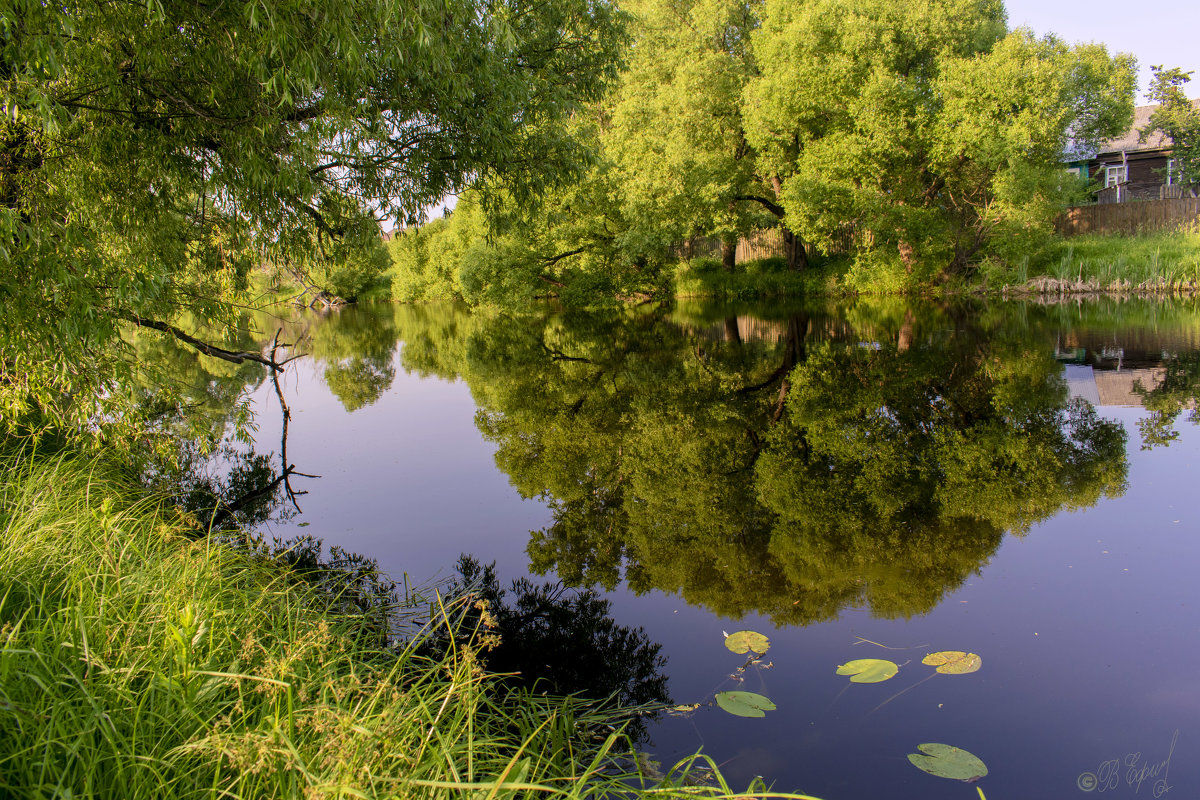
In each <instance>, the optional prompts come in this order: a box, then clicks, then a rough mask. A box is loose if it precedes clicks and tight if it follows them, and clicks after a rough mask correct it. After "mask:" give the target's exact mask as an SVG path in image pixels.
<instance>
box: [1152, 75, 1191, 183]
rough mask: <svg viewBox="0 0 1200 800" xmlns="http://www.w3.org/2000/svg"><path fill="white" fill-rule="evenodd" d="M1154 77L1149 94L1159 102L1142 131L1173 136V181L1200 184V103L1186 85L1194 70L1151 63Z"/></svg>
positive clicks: (1171, 137)
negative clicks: (1159, 132)
mask: <svg viewBox="0 0 1200 800" xmlns="http://www.w3.org/2000/svg"><path fill="white" fill-rule="evenodd" d="M1151 70H1153V72H1154V77H1153V78H1152V79H1151V81H1150V91H1149V92H1148V95H1149V97H1150V99H1151V100H1153V101H1154V102H1156V103H1158V104H1159V105H1158V108H1156V109H1154V113H1153V114H1151V115H1150V122H1149V124H1148V125H1147V126H1146V128H1145V129H1144V130H1143V131H1142V135H1143V136H1146V135H1147V134H1149V133H1151V132H1153V131H1161V132H1162V133H1163V134H1164V135H1166V136H1168V137H1170V139H1171V157H1172V158H1173V159H1175V169H1176V172H1175V173H1174V174H1173V175H1172V180H1173V182H1176V183H1181V184H1184V185H1187V184H1193V185H1194V184H1200V107H1197V106H1196V105H1195V104H1194V103H1193V102H1192V101H1190V100H1188V97H1187V95H1186V94H1184V91H1183V87H1184V85H1185V84H1187V83H1188V82H1189V81H1191V79H1192V73H1191V72H1184V71H1183V70H1181V69H1179V68H1178V67H1174V68H1171V69H1164V68H1163V67H1161V66H1154V67H1151Z"/></svg>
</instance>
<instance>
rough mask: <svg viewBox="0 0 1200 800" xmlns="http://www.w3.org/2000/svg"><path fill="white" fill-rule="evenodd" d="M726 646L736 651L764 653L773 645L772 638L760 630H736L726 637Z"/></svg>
mask: <svg viewBox="0 0 1200 800" xmlns="http://www.w3.org/2000/svg"><path fill="white" fill-rule="evenodd" d="M725 646H726V647H728V648H729V649H730V650H732V651H733V652H735V653H750V652H754V653H758V654H759V655H762V654H763V653H765V652H767V650H768V649H769V648H770V647H771V640H770V639H768V638H767V637H766V636H764V635H763V634H761V633H759V632H758V631H736V632H734V633H731V634H729V635H728V636H726V637H725Z"/></svg>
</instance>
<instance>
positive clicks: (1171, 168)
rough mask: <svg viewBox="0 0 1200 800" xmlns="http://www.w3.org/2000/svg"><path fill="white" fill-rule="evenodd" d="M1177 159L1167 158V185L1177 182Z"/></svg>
mask: <svg viewBox="0 0 1200 800" xmlns="http://www.w3.org/2000/svg"><path fill="white" fill-rule="evenodd" d="M1175 180H1176V178H1175V159H1173V158H1169V159H1167V186H1171V185H1172V184H1174V183H1175Z"/></svg>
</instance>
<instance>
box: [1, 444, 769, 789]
mask: <svg viewBox="0 0 1200 800" xmlns="http://www.w3.org/2000/svg"><path fill="white" fill-rule="evenodd" d="M0 468H2V469H4V471H5V477H4V478H3V483H2V489H0V795H3V796H6V797H31V798H32V797H38V798H43V797H63V798H66V797H71V798H81V797H111V798H123V799H126V798H128V799H130V800H135V799H136V798H162V797H171V798H218V797H219V798H260V797H261V798H267V797H271V798H290V797H297V798H324V797H338V798H340V797H346V798H349V797H355V798H362V797H404V798H426V797H428V798H436V797H463V796H468V797H471V798H481V799H482V798H500V797H514V796H531V797H532V796H537V797H542V796H545V797H599V796H608V795H622V794H629V793H631V792H634V791H637V792H639V793H643V792H644V793H649V794H656V795H657V794H662V795H666V796H670V797H674V796H681V797H682V796H689V797H690V796H694V795H695V794H696V792H697V791H700V792H701V793H703V794H708V795H722V794H732V792H731V791H730V789H729V787H728V786H727V785H726V784H725V783H724V782H723V781H722V780H721V779H720V777H719V775H716V774H715V772H714V773H711V774H714V775H716V777H715V779H714V780H713V781H712V782H710V783H709V784H708V785H707V786H704V787H700V788H699V789H698V788H697V787H695V786H688V785H687V784H688V783H689V781H690V779H691V777H693V776H695V775H696V774H698V772H699V770H698V766H697V765H699V764H700V763H701V761H702V760H701V761H697V760H694V759H693V760H689V761H687V762H684V763H682V764H681V765H678V769H676V770H674V771H673V772H672V774H671V775H669V776H667V777H663V776H656V777H655V778H653V779H652V778H651V777H650V776H648V775H647V774H646V773H645V772H644V771H643V770H642V769H641V767H639V760H638V759H636V758H633V757H626V756H627V755H628V756H631V754H629V753H627V752H626V751H625V750H624V749H623V748H624V747H625V745H624V743H623V742H624V740H623V739H622V738H621V736H620V735H619V732H611V733H609V734H608V735H606V736H599V737H598V736H595V735H594V734H593V733H591V732H594V731H596V730H597V729H598V728H599V727H600V725H601V724H602V722H603V720H602V719H600V718H596V717H589V716H588V715H589V714H590V713H591V712H589V711H588V710H587V707H586V706H583V705H581V704H579V703H577V702H571V701H565V700H549V699H545V698H538V697H533V696H529V695H521V694H512V693H510V692H505V691H501V690H500V689H499V686H498V684H497V682H496V679H495V678H493V677H492V676H490V675H488V674H487V673H485V672H484V671H483V670H482V669H481V668H480V666H479V664H478V661H477V658H476V651H475V649H474V646H473V645H470V644H468V645H466V646H463V645H454V646H452V647H450V649H449V650H448V651H446V652H445V653H444V654H443V655H441V656H437V657H429V656H421V655H419V653H418V648H417V643H418V642H419V640H420V636H412V637H409V638H408V639H406V641H404V642H402V643H397V642H395V641H388V640H387V639H386V638H382V639H381V637H380V635H379V627H378V625H377V624H375V623H377V619H373V620H364V619H362V618H358V617H356V616H355V615H354V614H334V613H333V612H331V611H330V608H331V605H330V604H329V603H328V602H326V601H325V599H323V598H321V597H317V596H315V594H314V590H313V589H311V588H307V587H306V585H305V584H304V583H303V582H301V581H298V580H295V579H294V578H293V577H292V576H290V575H289V574H288V573H287V572H286V571H285V570H282V569H281V568H280V566H279V564H278V563H277V562H273V561H269V560H266V559H262V558H256V557H254V556H252V555H249V554H247V553H245V552H240V551H236V550H234V549H232V548H230V547H227V546H225V545H222V544H219V543H215V542H213V541H209V540H205V539H200V540H195V539H191V538H188V537H187V536H185V535H184V532H185V531H186V530H187V526H188V525H189V521H188V520H187V519H186V518H184V517H182V516H181V515H180V514H179V512H177V511H175V510H174V509H173V508H171V507H169V506H167V505H165V504H162V503H159V502H155V501H152V500H145V499H140V500H139V499H137V498H138V493H137V492H136V490H135V489H134V488H133V487H132V486H131V485H130V484H129V483H127V482H126V481H125V480H124V479H123V478H122V476H121V475H120V473H119V472H117V471H116V470H114V469H112V468H109V467H106V466H104V465H103V464H99V463H95V462H88V463H85V462H83V461H80V460H72V459H65V458H57V459H50V460H47V459H44V458H29V457H27V456H22V457H20V458H7V459H6V460H4V461H3V463H0ZM443 610H444V609H443ZM450 616H452V614H450V613H449V611H448V610H446V613H445V615H444V617H445V618H449V617H450ZM451 638H453V637H451ZM704 772H706V773H708V771H707V770H706V771H704ZM757 788H760V789H761V788H762V787H761V786H760V787H757Z"/></svg>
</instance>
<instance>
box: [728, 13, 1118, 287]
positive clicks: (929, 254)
mask: <svg viewBox="0 0 1200 800" xmlns="http://www.w3.org/2000/svg"><path fill="white" fill-rule="evenodd" d="M751 40H752V43H753V47H754V52H755V55H756V58H757V63H758V66H759V73H760V74H759V75H758V76H757V77H756V78H755V79H754V80H752V81H751V82H750V83H749V84H748V85H747V87H746V89H745V94H744V100H745V110H744V114H743V119H744V120H745V129H746V138H747V140H748V141H749V143H750V145H751V146H752V147H754V148H756V149H757V150H758V152H759V158H760V160H761V161H763V162H764V163H766V164H769V167H768V170H769V171H771V172H773V173H775V174H777V175H779V176H780V178H781V182H782V188H781V195H780V197H781V203H782V205H783V206H784V207H785V209H786V217H785V219H786V221H787V223H788V225H790V226H791V227H792V228H793V229H794V230H796V231H797V232H799V233H800V234H802V235H803V236H804V237H805V238H807V239H810V240H812V241H813V242H815V243H816V244H817V245H818V246H823V247H826V248H827V247H829V246H830V245H831V244H832V243H833V241H834V238H835V236H837V235H840V234H841V233H842V232H843V231H844V229H845V226H846V225H852V226H853V227H854V229H855V230H856V232H857V237H856V238H857V243H858V247H859V251H860V252H859V256H860V259H859V266H860V268H862V269H864V270H865V273H866V274H865V275H864V277H865V278H866V279H867V280H877V279H878V275H879V270H878V267H879V266H880V264H881V263H884V262H887V261H891V262H892V263H897V262H898V263H899V264H902V265H903V268H904V270H905V271H906V272H908V273H912V272H913V271H914V268H915V267H917V265H922V266H923V267H924V272H925V274H924V275H922V276H921V277H926V278H928V277H941V276H945V275H949V274H955V273H963V272H966V271H968V270H969V268H970V265H971V264H972V263H973V262H974V261H975V260H976V259H977V258H978V257H979V256H980V255H981V254H982V253H983V252H985V251H986V248H987V247H988V246H989V244H991V243H993V242H996V241H1001V240H1003V239H1004V238H1005V237H1007V236H1010V235H1011V236H1015V235H1019V234H1023V233H1025V232H1028V231H1034V230H1039V229H1040V230H1047V229H1048V228H1049V225H1050V222H1051V221H1052V219H1053V216H1054V213H1055V211H1056V210H1057V209H1058V208H1060V207H1061V204H1062V202H1063V200H1064V198H1065V197H1066V193H1067V192H1068V190H1069V189H1070V188H1071V187H1070V184H1069V183H1068V182H1067V181H1066V180H1065V179H1064V178H1063V173H1062V168H1061V158H1062V154H1063V153H1064V152H1065V151H1066V150H1067V148H1068V145H1072V144H1073V145H1075V146H1081V145H1082V146H1086V145H1088V144H1094V143H1096V142H1097V141H1099V140H1100V139H1103V138H1106V137H1109V136H1113V135H1116V134H1118V133H1120V132H1121V131H1123V130H1125V129H1127V128H1128V126H1129V122H1130V120H1131V118H1132V113H1133V88H1134V61H1133V59H1132V58H1131V57H1129V56H1123V55H1119V56H1116V57H1111V56H1109V55H1108V53H1107V52H1106V50H1105V49H1104V47H1103V46H1102V45H1090V44H1089V45H1077V46H1073V47H1072V46H1068V45H1066V44H1064V43H1063V42H1061V41H1060V40H1058V39H1056V38H1054V37H1053V36H1049V37H1046V38H1041V39H1039V38H1035V37H1034V36H1033V35H1032V34H1031V33H1030V32H1029V31H1027V30H1023V29H1018V30H1015V31H1012V32H1008V31H1007V27H1006V20H1005V13H1004V8H1003V5H1002V4H1001V2H1000V0H938V2H934V3H915V4H914V3H906V2H901V0H865V1H864V2H858V1H857V0H856V2H849V0H813V2H805V3H794V2H789V0H765V2H764V6H763V13H762V25H761V26H760V27H759V28H758V29H757V30H756V31H754V32H753V33H752V35H751ZM881 256H882V258H881Z"/></svg>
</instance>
